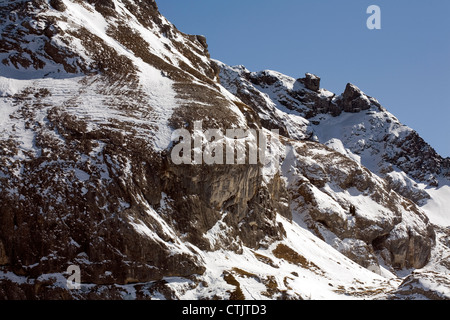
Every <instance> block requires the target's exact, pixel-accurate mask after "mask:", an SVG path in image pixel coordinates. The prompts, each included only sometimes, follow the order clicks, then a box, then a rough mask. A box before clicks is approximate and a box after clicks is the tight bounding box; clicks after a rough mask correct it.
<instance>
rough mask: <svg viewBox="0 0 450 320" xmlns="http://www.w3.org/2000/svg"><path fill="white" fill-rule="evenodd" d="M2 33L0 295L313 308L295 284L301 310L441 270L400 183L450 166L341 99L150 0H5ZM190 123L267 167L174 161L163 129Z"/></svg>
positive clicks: (416, 194) (408, 189)
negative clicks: (257, 151) (169, 16)
mask: <svg viewBox="0 0 450 320" xmlns="http://www.w3.org/2000/svg"><path fill="white" fill-rule="evenodd" d="M0 24H1V28H0V29H1V30H2V34H1V36H2V42H1V44H0V61H1V64H0V70H1V73H0V95H1V97H0V110H1V111H0V114H1V119H0V130H1V139H0V155H1V156H0V161H1V167H0V188H1V189H0V190H1V193H0V204H1V207H0V282H1V283H2V286H1V288H0V297H2V298H8V299H42V298H44V299H48V298H51V299H53V298H56V299H72V298H75V299H86V298H88V299H96V298H97V299H98V298H103V299H107V298H117V299H127V298H135V299H148V298H166V299H178V298H195V299H199V298H207V299H213V298H222V299H229V298H236V297H238V298H250V297H256V298H258V297H260V298H271V299H276V298H283V299H285V298H295V299H301V298H306V297H308V296H309V297H311V295H312V292H311V291H310V289H308V288H304V286H303V285H301V283H302V282H301V280H300V279H302V277H306V278H308V279H310V280H311V281H312V283H315V284H316V286H317V287H318V288H321V290H319V291H318V292H316V293H314V294H313V298H324V297H339V296H340V295H341V294H345V295H348V294H350V295H353V296H355V297H366V298H385V297H391V296H397V292H400V291H401V293H399V294H398V296H399V297H401V296H402V295H403V296H408V294H407V292H408V291H406V289H404V288H407V286H408V285H409V284H411V283H415V282H414V281H415V279H416V278H417V277H418V276H417V274H414V276H411V278H410V279H407V280H405V281H404V283H403V286H402V287H399V285H400V284H401V281H402V280H401V279H399V278H398V277H397V276H396V275H395V272H396V271H395V270H398V269H402V268H416V269H421V270H422V269H423V270H428V269H426V268H427V267H429V266H430V264H432V265H433V266H434V265H439V266H442V265H444V266H445V264H442V263H441V262H442V261H441V260H440V259H438V258H437V257H438V256H439V255H443V254H444V253H445V252H447V251H446V250H447V249H446V248H447V247H448V243H447V244H444V243H445V241H444V240H442V239H446V238H445V237H444V236H443V232H444V231H443V230H442V229H438V231H436V230H437V229H436V228H435V227H434V226H433V225H432V224H431V223H430V222H429V219H428V218H427V216H426V215H425V213H424V212H423V211H422V209H421V208H420V207H419V206H418V205H417V204H416V203H419V202H420V200H423V199H425V198H426V197H427V196H428V194H427V193H426V191H423V190H422V189H420V188H419V187H416V186H414V185H410V184H408V183H407V182H409V181H410V180H411V181H412V179H419V180H420V181H424V182H427V183H430V185H432V184H433V183H434V182H435V180H436V179H437V177H441V176H442V177H445V175H448V167H449V166H448V159H442V158H441V157H439V156H438V155H437V154H436V153H435V152H434V151H433V150H432V149H431V148H430V147H429V146H428V145H426V143H425V142H423V140H422V139H421V138H420V137H418V136H417V135H415V136H414V132H413V131H412V130H410V129H409V128H406V127H404V126H402V125H401V124H400V123H398V122H397V121H394V123H392V121H393V120H392V119H393V116H392V115H390V114H389V113H387V111H386V110H385V109H384V108H383V107H381V106H380V105H379V103H378V102H377V101H376V100H375V99H374V98H371V97H368V96H366V95H365V94H364V93H362V92H361V90H359V89H358V88H357V87H356V86H353V85H348V86H347V88H346V90H345V92H344V94H342V95H340V96H336V95H335V94H333V93H331V92H328V91H326V90H324V89H321V88H320V78H319V77H317V76H315V75H313V74H306V76H305V78H302V79H298V80H295V79H292V78H289V77H287V76H284V75H281V74H279V73H276V72H273V71H263V72H259V73H253V72H250V71H248V70H246V69H245V68H244V67H233V68H232V67H229V66H226V65H224V64H222V63H220V62H218V61H213V60H211V59H210V57H209V53H208V51H207V43H206V39H205V38H204V37H202V36H195V35H186V34H184V33H182V32H180V31H179V30H177V29H176V28H175V27H174V26H173V25H172V24H171V23H169V22H168V21H167V20H166V19H165V18H164V17H163V16H161V15H160V13H159V12H158V9H157V5H156V3H155V2H154V1H150V0H149V1H140V2H133V1H127V0H120V1H118V0H117V1H110V0H101V1H100V0H97V1H94V0H88V1H70V0H51V1H45V0H34V1H7V2H5V3H3V4H0ZM350 115H353V116H354V117H353V118H352V117H351V116H350ZM361 116H363V118H362V120H363V124H366V127H365V128H364V129H363V128H362V127H361V126H359V127H357V128H358V130H359V131H358V132H357V133H356V132H353V131H352V135H350V132H348V131H347V130H348V129H349V127H348V125H347V124H346V125H342V126H341V128H342V130H343V131H342V132H339V134H338V135H331V134H330V132H329V131H327V129H326V128H327V127H328V126H329V124H330V123H334V122H336V121H348V122H349V123H352V124H353V122H352V121H356V122H358V121H359V122H358V123H359V124H360V121H361ZM379 119H383V120H379ZM198 121H201V123H202V126H203V128H205V129H207V128H208V129H219V130H226V129H231V128H241V129H243V130H244V131H245V130H248V129H252V130H255V131H259V132H263V133H264V134H265V135H266V136H268V137H270V138H271V139H270V143H269V144H268V148H269V149H271V150H272V152H274V154H275V155H277V156H276V157H275V158H273V159H272V161H270V162H265V163H257V164H250V163H248V162H246V163H244V164H239V165H237V164H236V165H230V164H228V165H227V164H224V165H221V164H213V165H207V164H195V165H192V164H181V165H177V164H175V163H174V162H173V161H172V158H171V152H172V151H173V148H174V147H175V145H176V144H177V143H178V142H179V141H178V139H176V140H174V139H172V138H173V137H172V133H173V132H174V130H176V129H181V128H182V129H185V130H187V131H189V132H191V133H192V132H194V128H195V126H196V123H198ZM333 121H334V122H333ZM389 121H391V122H389ZM369 124H371V125H372V126H369ZM388 124H389V125H388ZM333 126H334V128H336V125H334V124H333ZM351 128H352V130H356V129H355V128H356V126H355V125H353V126H352V127H351ZM272 129H277V130H279V135H278V134H277V133H276V132H270V130H272ZM397 132H398V133H399V134H397ZM363 133H364V134H363ZM353 134H354V135H356V136H358V135H362V136H363V137H364V139H366V140H365V141H376V142H379V141H382V143H381V142H380V143H381V144H380V143H373V144H369V143H368V144H366V145H364V146H361V144H360V143H359V141H360V140H361V139H359V140H358V143H359V144H358V143H356V142H355V141H354V139H353V138H352V137H353V136H354V135H353ZM194 136H195V134H194ZM331 138H333V139H335V140H333V139H331ZM194 139H195V137H194ZM205 142H206V141H205V140H203V144H204V145H203V146H202V145H200V147H199V149H200V150H206V149H205V148H206V146H205V144H206V143H205ZM401 142H402V143H401ZM405 142H407V143H405ZM344 146H345V147H344ZM358 146H359V147H360V148H359V149H358ZM426 150H428V151H429V153H428V155H426V154H424V151H426ZM197 151H198V150H197ZM197 151H196V150H193V153H194V154H195V152H197ZM413 151H414V152H416V151H417V153H414V157H411V152H413ZM419 151H420V152H419ZM366 152H371V153H372V154H376V152H378V154H379V156H378V158H377V159H380V161H381V160H383V161H382V162H379V163H373V165H372V166H371V164H372V163H369V162H367V157H365V156H366V155H367V153H366ZM405 154H408V155H409V157H408V158H406V157H405ZM248 157H250V156H249V155H248V156H247V158H246V159H247V160H248ZM402 157H403V158H404V159H402ZM233 158H234V156H233ZM405 159H406V160H405ZM431 164H433V165H434V164H439V165H440V166H438V167H436V166H435V167H428V165H431ZM420 166H426V168H427V170H425V171H424V170H419V169H418V168H419V167H420ZM394 167H395V168H394ZM397 168H398V169H401V170H403V171H401V172H402V174H404V175H405V176H404V177H403V176H402V177H403V178H404V179H398V175H395V174H394V173H395V172H396V171H395V170H394V169H397ZM446 168H447V169H446ZM369 169H370V170H369ZM389 169H390V170H389ZM445 170H447V171H445ZM389 177H390V178H391V179H390V180H389V179H388V178H389ZM405 177H406V178H405ZM383 178H386V179H383ZM407 179H410V180H407ZM433 179H434V180H433ZM405 181H406V182H405ZM436 181H437V180H436ZM396 191H397V192H398V193H397V192H396ZM436 233H437V235H436ZM436 248H438V249H436ZM71 265H75V266H78V267H79V268H80V271H81V289H78V290H71V289H70V288H68V287H67V283H66V280H67V278H68V276H69V274H68V272H67V271H66V270H67V268H68V267H69V266H71ZM424 268H425V269H424ZM430 268H431V267H430ZM348 270H351V272H349V271H348ZM432 270H434V269H432ZM424 272H425V271H424ZM342 274H346V276H342ZM424 274H425V273H424ZM430 274H432V273H430V272H428V273H426V275H427V277H429V276H430ZM392 280H393V281H392ZM330 281H331V282H332V285H331V286H330V285H329V283H330ZM355 281H356V282H357V283H358V284H359V285H358V289H355ZM244 285H245V286H246V288H245V289H246V290H245V291H244V292H246V293H243V292H242V288H241V286H244ZM401 288H402V289H401ZM400 289H401V290H400ZM424 290H425V291H427V292H428V291H430V290H431V291H433V292H434V291H435V288H431V289H430V288H427V289H424ZM445 294H446V293H445V292H444V293H442V292H439V293H436V296H439V297H445Z"/></svg>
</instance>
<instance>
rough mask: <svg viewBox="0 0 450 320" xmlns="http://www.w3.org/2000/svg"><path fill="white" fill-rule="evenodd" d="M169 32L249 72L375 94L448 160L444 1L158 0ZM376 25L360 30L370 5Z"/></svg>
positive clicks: (449, 45)
mask: <svg viewBox="0 0 450 320" xmlns="http://www.w3.org/2000/svg"><path fill="white" fill-rule="evenodd" d="M157 3H158V6H159V9H160V11H161V12H162V14H163V15H165V16H166V18H168V19H169V20H170V21H171V22H172V23H173V24H175V25H176V26H177V28H178V29H180V30H181V31H183V32H185V33H189V34H202V35H205V36H206V37H207V40H208V44H209V51H210V53H211V57H212V58H214V59H218V60H221V61H222V62H224V63H226V64H229V65H237V64H242V65H245V66H246V67H247V68H248V69H250V70H252V71H259V70H264V69H271V70H276V71H279V72H282V73H284V74H287V75H290V76H292V77H295V78H298V77H303V76H304V74H305V72H311V73H315V74H317V75H318V76H320V77H321V78H322V82H321V86H322V87H323V88H326V89H328V90H330V91H333V92H335V93H337V94H339V93H342V92H343V91H344V89H345V85H346V84H347V82H351V83H353V84H355V85H357V86H358V87H359V88H361V90H363V91H364V92H365V93H366V94H368V95H370V96H373V97H375V98H377V99H378V100H379V101H380V102H381V104H382V105H383V106H384V107H386V108H387V109H388V110H389V111H390V112H391V113H393V114H394V115H395V116H396V117H397V118H398V119H399V120H400V121H401V122H402V123H404V124H406V125H408V126H410V127H411V128H413V129H415V130H416V131H417V132H418V133H419V134H420V135H421V136H422V137H423V138H424V139H425V140H426V141H427V142H428V143H430V145H431V146H433V147H434V148H435V149H436V150H437V151H438V153H440V154H441V155H443V156H450V142H449V141H448V139H449V138H450V1H447V0H427V1H406V0H395V1H392V0H390V1H387V0H371V1H365V0H343V1H335V0H315V1H311V0H308V1H304V0H278V1H274V0H222V1H218V0H159V1H158V0H157ZM372 4H375V5H378V6H379V7H380V8H381V27H382V29H381V30H369V29H368V28H367V27H366V21H367V19H368V18H369V14H367V13H366V10H367V7H368V6H369V5H372Z"/></svg>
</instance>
